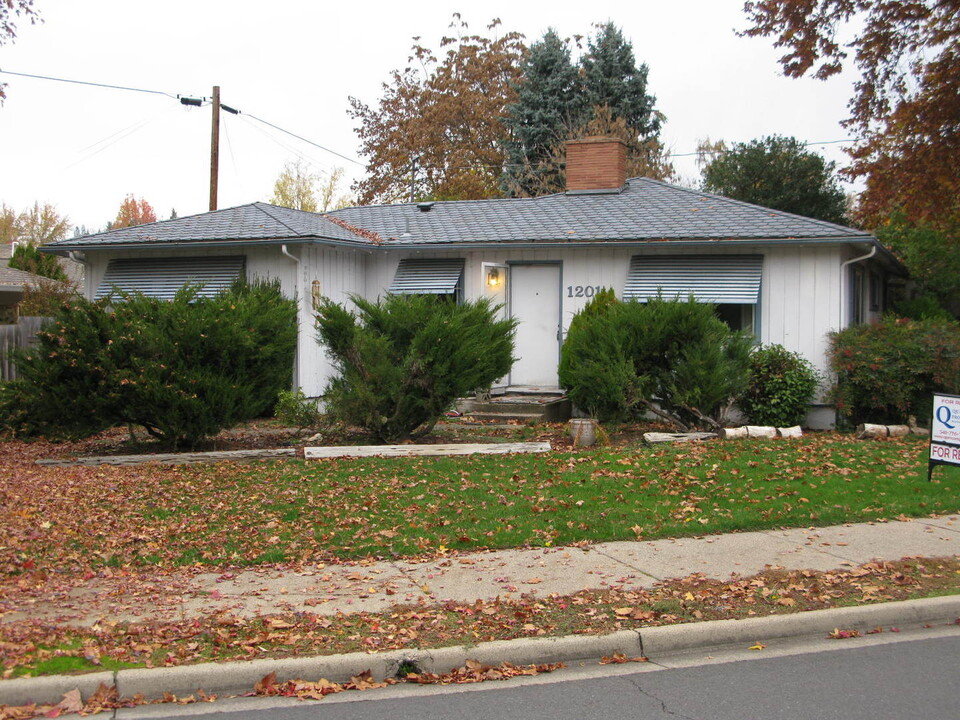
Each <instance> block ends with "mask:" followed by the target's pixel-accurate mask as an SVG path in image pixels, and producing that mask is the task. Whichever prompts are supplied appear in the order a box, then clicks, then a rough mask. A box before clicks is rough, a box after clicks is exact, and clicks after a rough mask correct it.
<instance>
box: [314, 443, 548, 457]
mask: <svg viewBox="0 0 960 720" xmlns="http://www.w3.org/2000/svg"><path fill="white" fill-rule="evenodd" d="M543 452H550V443H548V442H516V443H450V444H446V445H349V446H347V445H344V446H338V447H308V448H304V449H303V456H304V457H305V458H306V459H307V460H319V459H321V458H338V457H410V456H421V457H424V456H433V455H506V454H508V453H543Z"/></svg>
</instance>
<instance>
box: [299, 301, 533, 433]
mask: <svg viewBox="0 0 960 720" xmlns="http://www.w3.org/2000/svg"><path fill="white" fill-rule="evenodd" d="M353 303H354V305H355V306H356V308H357V314H356V315H354V314H353V313H351V312H350V311H349V310H347V309H346V308H344V307H343V306H341V305H338V304H336V303H334V302H332V301H330V300H323V301H321V303H320V305H319V307H318V308H317V327H318V330H319V338H320V342H321V343H322V344H323V345H325V346H326V349H327V352H328V354H329V356H330V358H331V360H332V361H333V364H334V366H335V368H336V369H337V371H338V375H337V376H336V377H334V378H333V379H332V380H331V381H330V383H329V384H328V386H327V388H326V390H325V392H324V402H325V404H326V410H327V412H328V414H329V415H330V416H331V417H332V418H333V419H335V420H337V421H339V422H342V423H345V424H347V425H352V426H356V427H360V428H363V429H365V430H367V431H368V432H370V433H372V434H373V435H374V436H375V437H376V438H377V439H378V440H380V441H383V442H398V441H402V440H406V439H409V438H416V437H421V436H423V435H425V434H427V433H428V432H430V430H431V429H432V428H433V426H434V424H435V423H436V422H437V420H439V419H440V417H441V416H442V415H443V413H444V411H446V410H447V408H449V407H450V405H451V404H452V403H453V401H454V400H455V399H456V398H458V397H463V396H464V395H467V394H468V393H472V392H473V391H474V390H475V389H476V388H481V387H489V386H490V385H491V384H492V383H493V382H495V381H496V380H497V379H498V378H501V377H503V376H504V375H506V374H507V373H508V372H509V370H510V366H511V365H512V364H513V336H514V330H515V322H514V321H513V320H510V319H506V320H502V319H498V317H497V316H498V307H496V306H492V305H491V304H490V303H489V302H488V301H486V300H478V301H476V302H465V303H462V304H456V303H453V302H450V301H449V300H447V299H445V298H441V297H434V296H424V295H389V296H387V298H386V299H383V300H380V301H378V302H370V301H367V300H364V299H362V298H359V297H354V298H353Z"/></svg>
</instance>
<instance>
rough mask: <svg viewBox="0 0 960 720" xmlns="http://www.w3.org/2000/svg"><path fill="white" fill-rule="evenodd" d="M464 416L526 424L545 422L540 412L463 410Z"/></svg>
mask: <svg viewBox="0 0 960 720" xmlns="http://www.w3.org/2000/svg"><path fill="white" fill-rule="evenodd" d="M464 416H465V417H469V418H472V419H474V420H496V421H497V422H499V423H508V422H510V421H511V420H513V421H516V422H521V423H526V424H528V425H533V424H534V423H538V422H547V421H546V420H544V419H543V415H541V414H540V413H509V412H506V413H498V412H465V413H464Z"/></svg>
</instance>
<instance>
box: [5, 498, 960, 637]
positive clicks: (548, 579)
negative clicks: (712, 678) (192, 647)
mask: <svg viewBox="0 0 960 720" xmlns="http://www.w3.org/2000/svg"><path fill="white" fill-rule="evenodd" d="M957 554H960V515H952V516H943V517H937V518H921V519H916V520H910V521H902V522H901V521H894V522H871V523H856V524H848V525H839V526H834V527H827V528H809V529H793V530H768V531H761V532H748V533H735V534H729V535H708V536H704V537H698V538H683V539H668V540H655V541H649V542H609V543H600V544H597V545H590V546H585V547H582V548H581V547H562V548H535V549H524V550H502V551H495V552H482V553H472V554H467V555H455V556H450V557H446V558H439V559H433V560H429V561H424V562H411V561H395V562H387V561H381V562H369V561H359V562H353V563H346V564H342V565H327V566H324V565H316V566H303V567H301V568H299V569H298V570H297V571H282V570H278V569H276V568H269V569H258V570H246V571H237V572H223V573H204V572H197V571H178V572H175V573H173V574H171V573H168V572H165V573H162V574H161V573H155V574H151V573H149V572H145V573H141V574H129V573H126V574H124V573H118V574H114V575H112V576H107V577H105V576H103V575H101V576H97V577H93V578H90V579H88V580H85V581H80V580H78V582H77V584H75V585H73V586H70V587H64V588H60V589H59V590H55V591H51V592H42V591H38V592H35V593H26V594H24V595H21V596H20V597H18V598H13V599H9V600H7V601H6V602H5V603H4V604H3V605H2V606H0V623H9V622H16V621H22V620H28V619H30V620H44V621H49V622H56V623H69V624H74V625H80V626H89V625H92V624H94V623H95V622H97V621H100V620H103V619H108V620H112V621H138V622H163V621H167V620H183V619H187V618H191V617H198V616H204V615H211V614H221V613H230V614H232V615H238V616H246V617H249V616H254V615H266V614H274V613H284V612H296V611H308V612H314V613H317V614H320V615H335V614H337V613H352V612H360V611H371V612H376V611H382V610H387V609H389V608H391V607H393V606H395V605H409V604H417V603H427V604H431V603H434V602H442V601H444V600H455V601H460V602H473V601H475V600H478V599H484V600H490V599H494V598H496V597H497V596H500V597H504V598H505V597H509V596H511V595H519V594H521V593H534V594H536V595H540V596H545V595H547V594H548V593H559V594H571V593H575V592H579V591H580V590H587V589H605V588H611V587H617V588H623V589H631V588H647V587H651V586H652V585H654V584H655V583H656V582H657V581H660V580H666V579H671V578H678V577H683V576H686V575H690V574H691V573H702V574H704V575H705V576H707V577H711V578H721V579H722V578H728V577H730V576H731V574H737V575H752V574H754V573H757V572H760V571H762V570H764V569H765V568H767V567H771V566H773V567H780V568H784V569H787V570H797V569H814V570H832V569H839V568H844V567H849V566H853V565H858V564H861V563H864V562H868V561H870V560H899V559H901V558H903V557H907V556H923V557H939V556H948V555H957Z"/></svg>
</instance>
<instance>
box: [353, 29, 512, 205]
mask: <svg viewBox="0 0 960 720" xmlns="http://www.w3.org/2000/svg"><path fill="white" fill-rule="evenodd" d="M499 24H500V21H499V20H494V21H493V22H492V23H491V24H490V25H489V26H488V27H487V30H488V32H490V33H493V32H494V31H496V29H497V27H498V26H499ZM451 28H452V30H453V31H454V37H445V38H443V39H442V40H441V42H440V48H441V50H442V51H443V52H442V53H441V57H440V58H438V57H437V56H436V55H435V54H434V53H433V51H431V50H430V49H429V48H426V47H424V46H422V45H420V44H419V42H418V40H419V38H414V43H415V44H414V45H413V48H412V49H411V54H410V57H409V58H408V59H407V60H408V63H409V65H408V66H407V67H406V68H404V69H403V70H394V71H393V72H392V73H391V76H390V82H389V83H384V84H383V96H382V97H381V98H380V100H379V101H378V103H377V104H376V105H373V106H370V105H366V104H365V103H363V102H361V101H360V100H359V99H358V98H354V97H351V98H350V105H351V109H350V111H349V113H350V116H351V117H352V118H353V119H354V120H355V121H356V122H357V123H358V126H357V134H358V135H359V137H360V153H361V154H362V155H364V156H365V157H366V158H367V174H366V177H364V178H363V179H362V180H360V181H359V182H357V183H356V184H355V185H354V186H353V189H354V191H355V192H356V193H357V195H358V201H359V202H360V203H387V202H395V201H397V200H400V199H406V198H408V197H409V195H410V178H411V170H412V169H413V164H412V158H414V157H416V158H417V160H416V165H415V167H416V175H415V178H416V185H415V189H414V195H415V196H416V197H417V198H432V199H437V200H449V199H461V200H466V199H481V198H490V197H498V196H499V194H500V192H499V191H500V186H499V183H500V172H501V169H502V167H503V157H504V153H503V149H502V148H501V145H500V141H501V139H502V138H503V126H502V125H501V121H500V118H502V117H503V115H504V112H505V109H506V106H507V105H508V104H510V103H511V102H513V101H514V100H515V98H516V91H515V90H514V89H513V86H514V84H515V82H516V81H517V79H518V78H519V73H520V61H521V59H522V57H523V53H524V46H523V42H522V36H521V35H520V34H519V33H515V32H510V33H505V34H504V35H502V36H494V37H485V36H482V35H477V34H468V33H467V30H468V27H467V23H465V22H464V21H463V20H461V18H460V16H459V14H454V16H453V22H452V23H451Z"/></svg>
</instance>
